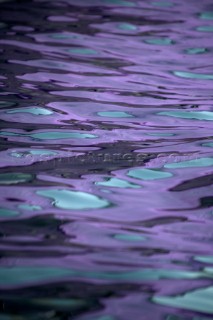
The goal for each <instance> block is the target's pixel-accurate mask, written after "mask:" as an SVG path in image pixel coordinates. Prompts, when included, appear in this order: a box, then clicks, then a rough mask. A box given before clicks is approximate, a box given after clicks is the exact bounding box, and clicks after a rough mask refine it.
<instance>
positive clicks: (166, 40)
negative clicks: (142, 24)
mask: <svg viewBox="0 0 213 320" xmlns="http://www.w3.org/2000/svg"><path fill="white" fill-rule="evenodd" d="M144 42H145V43H148V44H156V45H159V46H169V45H172V44H174V41H172V40H171V39H169V38H153V39H146V40H144Z"/></svg>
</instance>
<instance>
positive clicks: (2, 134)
mask: <svg viewBox="0 0 213 320" xmlns="http://www.w3.org/2000/svg"><path fill="white" fill-rule="evenodd" d="M0 135H1V136H5V137H10V136H24V134H21V133H16V132H9V131H1V132H0Z"/></svg>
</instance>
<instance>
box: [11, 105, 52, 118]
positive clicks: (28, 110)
mask: <svg viewBox="0 0 213 320" xmlns="http://www.w3.org/2000/svg"><path fill="white" fill-rule="evenodd" d="M6 113H11V114H12V113H30V114H33V115H36V116H40V115H42V116H48V115H50V114H53V112H52V111H50V110H47V109H44V108H38V107H32V108H18V109H14V110H8V111H7V112H6Z"/></svg>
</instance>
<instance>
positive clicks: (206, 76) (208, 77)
mask: <svg viewBox="0 0 213 320" xmlns="http://www.w3.org/2000/svg"><path fill="white" fill-rule="evenodd" d="M173 73H174V75H175V76H177V77H180V78H186V79H200V80H213V74H201V73H194V72H184V71H174V72H173Z"/></svg>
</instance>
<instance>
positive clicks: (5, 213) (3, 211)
mask: <svg viewBox="0 0 213 320" xmlns="http://www.w3.org/2000/svg"><path fill="white" fill-rule="evenodd" d="M18 215H19V212H18V211H16V210H11V209H7V208H0V218H2V217H3V218H5V217H15V216H18Z"/></svg>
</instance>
